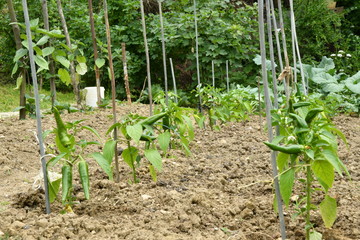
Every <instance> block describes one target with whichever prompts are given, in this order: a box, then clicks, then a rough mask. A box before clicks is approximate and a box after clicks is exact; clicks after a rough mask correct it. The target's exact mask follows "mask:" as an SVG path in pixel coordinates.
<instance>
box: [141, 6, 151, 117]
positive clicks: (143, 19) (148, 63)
mask: <svg viewBox="0 0 360 240" xmlns="http://www.w3.org/2000/svg"><path fill="white" fill-rule="evenodd" d="M140 10H141V23H142V28H143V36H144V45H145V55H146V72H147V80H148V89H149V107H150V116H151V115H153V111H152V90H151V74H150V57H149V47H148V42H147V37H146V24H145V13H144V3H143V0H140Z"/></svg>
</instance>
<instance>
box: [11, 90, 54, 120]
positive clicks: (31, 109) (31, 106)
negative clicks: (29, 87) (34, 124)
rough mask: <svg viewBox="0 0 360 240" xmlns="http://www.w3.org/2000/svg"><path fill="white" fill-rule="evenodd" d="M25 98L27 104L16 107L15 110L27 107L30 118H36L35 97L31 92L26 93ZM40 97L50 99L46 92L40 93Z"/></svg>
mask: <svg viewBox="0 0 360 240" xmlns="http://www.w3.org/2000/svg"><path fill="white" fill-rule="evenodd" d="M25 99H26V104H25V106H21V107H17V108H15V109H14V112H15V111H19V110H20V109H23V108H25V110H26V113H27V114H28V115H29V117H30V118H36V106H35V97H32V96H30V95H29V94H25ZM39 99H40V101H43V100H48V99H49V96H46V95H44V94H39Z"/></svg>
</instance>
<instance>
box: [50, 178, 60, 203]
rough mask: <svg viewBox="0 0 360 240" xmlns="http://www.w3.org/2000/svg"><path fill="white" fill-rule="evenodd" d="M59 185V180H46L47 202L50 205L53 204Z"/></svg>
mask: <svg viewBox="0 0 360 240" xmlns="http://www.w3.org/2000/svg"><path fill="white" fill-rule="evenodd" d="M60 183H61V178H59V179H57V180H55V181H53V182H51V181H50V179H48V186H49V201H50V203H53V202H54V201H55V199H56V196H57V194H58V193H59V190H60Z"/></svg>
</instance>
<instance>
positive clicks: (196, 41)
mask: <svg viewBox="0 0 360 240" xmlns="http://www.w3.org/2000/svg"><path fill="white" fill-rule="evenodd" d="M194 19H195V48H196V73H197V74H196V75H197V82H198V86H197V90H198V92H200V84H201V82H200V64H199V39H198V26H197V17H196V0H194ZM199 110H200V112H201V113H202V101H201V95H200V94H199Z"/></svg>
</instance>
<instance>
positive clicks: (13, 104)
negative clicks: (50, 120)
mask: <svg viewBox="0 0 360 240" xmlns="http://www.w3.org/2000/svg"><path fill="white" fill-rule="evenodd" d="M14 88H15V85H10V84H7V85H2V86H0V112H12V111H14V109H15V108H17V107H18V106H19V102H20V99H19V98H20V97H19V94H20V92H19V90H14ZM32 92H33V90H32V89H31V88H30V87H28V88H27V90H26V93H27V94H29V95H30V96H33V93H32ZM40 94H44V95H46V96H50V91H46V90H41V91H40ZM56 100H57V101H58V102H60V103H70V104H73V103H75V97H74V94H73V93H61V92H57V93H56ZM40 108H41V109H49V108H51V102H50V99H48V100H42V101H41V105H40Z"/></svg>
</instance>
